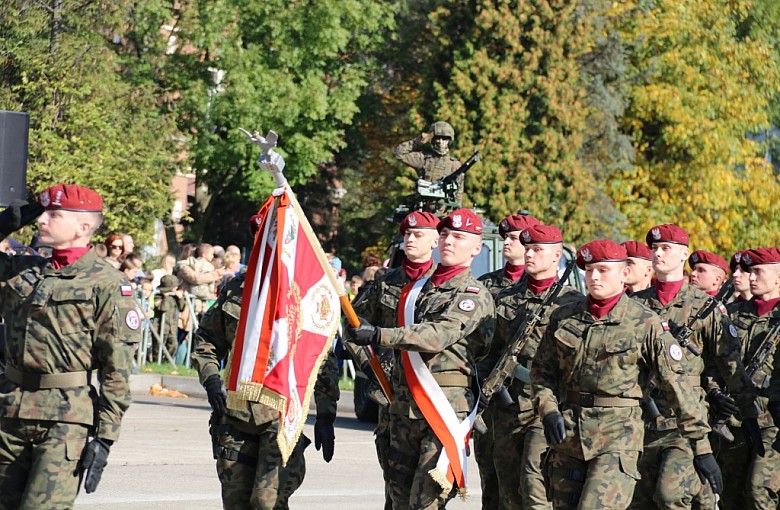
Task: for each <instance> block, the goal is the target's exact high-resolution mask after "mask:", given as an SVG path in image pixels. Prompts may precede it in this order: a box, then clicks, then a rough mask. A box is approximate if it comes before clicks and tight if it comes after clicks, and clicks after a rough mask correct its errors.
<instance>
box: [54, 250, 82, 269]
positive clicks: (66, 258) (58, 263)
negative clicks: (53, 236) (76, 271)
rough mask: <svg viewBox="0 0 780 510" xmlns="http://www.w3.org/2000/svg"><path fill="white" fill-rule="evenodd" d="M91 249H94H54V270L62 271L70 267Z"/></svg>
mask: <svg viewBox="0 0 780 510" xmlns="http://www.w3.org/2000/svg"><path fill="white" fill-rule="evenodd" d="M90 248H92V247H91V246H84V247H80V248H63V249H61V250H58V249H53V250H52V251H51V265H52V267H53V268H54V269H62V268H63V267H65V266H69V265H71V264H73V263H74V262H76V261H77V260H78V259H80V258H81V257H82V256H83V255H84V254H85V253H87V252H88V251H89V250H90Z"/></svg>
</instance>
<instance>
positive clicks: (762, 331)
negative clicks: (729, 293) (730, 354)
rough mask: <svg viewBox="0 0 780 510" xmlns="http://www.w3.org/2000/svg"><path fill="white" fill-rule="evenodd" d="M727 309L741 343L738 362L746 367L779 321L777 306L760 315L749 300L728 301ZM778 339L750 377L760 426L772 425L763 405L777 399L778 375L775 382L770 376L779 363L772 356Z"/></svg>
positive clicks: (779, 311)
mask: <svg viewBox="0 0 780 510" xmlns="http://www.w3.org/2000/svg"><path fill="white" fill-rule="evenodd" d="M728 310H729V314H730V315H731V320H732V323H733V324H734V327H736V329H737V332H738V334H739V338H740V340H741V344H742V348H741V351H740V352H741V354H742V361H743V363H744V365H745V366H746V367H747V366H748V365H749V364H750V361H751V360H752V359H753V357H754V356H755V354H756V351H758V348H759V346H760V345H761V343H762V342H763V341H764V339H765V338H766V335H767V334H768V333H769V330H771V329H772V328H773V327H774V326H775V325H776V324H777V323H778V322H780V307H777V306H776V307H775V308H774V309H773V310H771V311H770V312H769V313H767V314H766V315H764V316H762V317H759V316H758V314H757V313H756V305H755V304H754V303H753V302H752V301H740V302H735V303H731V304H730V305H729V306H728ZM778 342H780V337H775V340H774V346H773V348H772V349H771V351H770V354H769V357H768V358H767V360H766V361H765V362H764V363H763V364H761V366H760V367H759V368H758V370H756V371H755V373H754V374H753V376H752V377H751V381H752V383H753V385H754V386H755V387H756V389H757V391H759V392H760V393H759V396H758V398H756V404H757V405H758V408H759V409H760V411H761V412H760V414H759V416H758V424H759V425H760V426H761V428H769V427H772V426H774V423H773V422H772V416H771V415H770V414H769V410H768V407H767V405H768V404H769V400H770V399H771V400H780V375H778V377H777V382H776V381H775V379H776V378H775V377H772V376H773V375H774V374H773V367H777V366H778V363H780V356H776V355H775V353H776V352H777V344H778ZM729 389H730V388H729ZM730 425H734V423H730Z"/></svg>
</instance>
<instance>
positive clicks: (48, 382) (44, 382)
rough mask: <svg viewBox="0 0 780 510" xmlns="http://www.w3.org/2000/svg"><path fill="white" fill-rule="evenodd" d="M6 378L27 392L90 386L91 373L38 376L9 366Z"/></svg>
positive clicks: (6, 370)
mask: <svg viewBox="0 0 780 510" xmlns="http://www.w3.org/2000/svg"><path fill="white" fill-rule="evenodd" d="M5 377H6V379H8V380H9V381H11V382H12V383H15V384H17V385H19V386H20V387H21V388H22V389H23V390H27V391H34V390H49V389H53V388H77V387H79V386H86V385H88V384H89V372H87V371H86V370H83V371H81V372H65V373H62V374H36V373H34V372H22V371H21V370H19V369H18V368H16V367H14V366H11V365H8V366H6V367H5Z"/></svg>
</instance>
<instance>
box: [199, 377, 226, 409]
mask: <svg viewBox="0 0 780 510" xmlns="http://www.w3.org/2000/svg"><path fill="white" fill-rule="evenodd" d="M203 387H204V388H205V389H206V395H207V396H208V399H209V405H210V406H211V410H212V411H214V414H215V415H217V417H218V418H220V417H222V416H223V415H224V414H225V413H226V412H227V396H226V395H225V390H223V389H222V379H220V378H219V376H218V375H212V376H209V378H208V379H206V380H205V381H204V382H203Z"/></svg>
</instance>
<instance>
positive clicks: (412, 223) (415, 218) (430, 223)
mask: <svg viewBox="0 0 780 510" xmlns="http://www.w3.org/2000/svg"><path fill="white" fill-rule="evenodd" d="M438 225H439V218H437V217H436V215H435V214H433V213H429V212H422V211H412V212H410V213H409V214H407V215H406V218H404V220H403V221H402V222H401V224H400V225H399V226H398V230H399V231H400V232H401V235H404V234H406V229H408V228H429V229H432V230H435V229H436V227H437V226H438Z"/></svg>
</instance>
